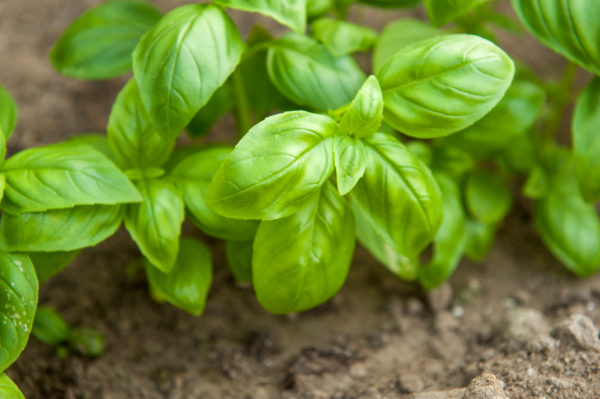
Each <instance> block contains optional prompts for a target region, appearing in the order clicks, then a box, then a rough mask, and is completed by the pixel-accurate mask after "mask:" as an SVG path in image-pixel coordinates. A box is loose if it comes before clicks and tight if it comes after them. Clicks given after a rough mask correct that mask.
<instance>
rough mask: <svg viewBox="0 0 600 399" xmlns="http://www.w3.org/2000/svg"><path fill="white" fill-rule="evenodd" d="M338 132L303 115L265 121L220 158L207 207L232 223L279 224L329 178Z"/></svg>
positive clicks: (328, 122)
mask: <svg viewBox="0 0 600 399" xmlns="http://www.w3.org/2000/svg"><path fill="white" fill-rule="evenodd" d="M337 128H338V126H337V123H335V121H334V120H333V119H331V118H329V117H326V116H322V115H317V114H311V113H308V112H303V111H294V112H286V113H283V114H279V115H274V116H271V117H269V118H267V119H265V120H264V121H262V122H261V123H259V124H258V125H256V126H254V127H253V128H252V129H250V131H249V132H248V133H247V134H246V135H245V136H244V137H243V138H242V139H241V140H240V142H239V143H238V144H237V146H236V147H235V149H234V150H233V152H232V153H231V154H230V155H229V156H228V157H227V158H226V159H225V161H224V162H223V164H222V165H221V167H220V169H219V170H218V171H217V173H216V174H215V176H214V178H213V180H212V183H211V185H210V187H209V188H208V192H207V194H206V203H207V205H208V206H209V207H210V208H212V209H213V210H214V211H215V212H217V213H219V214H221V215H223V216H226V217H230V218H237V219H264V220H269V219H279V218H282V217H285V216H289V215H291V214H293V213H296V212H298V211H300V210H301V209H303V208H304V207H305V206H306V205H307V204H308V203H309V202H310V201H311V200H312V199H313V197H314V196H315V195H316V194H317V193H318V191H319V188H320V187H321V186H322V185H323V184H325V182H326V181H327V179H329V176H330V175H331V174H332V173H333V163H334V161H333V140H332V138H331V136H332V135H333V134H335V132H336V131H337Z"/></svg>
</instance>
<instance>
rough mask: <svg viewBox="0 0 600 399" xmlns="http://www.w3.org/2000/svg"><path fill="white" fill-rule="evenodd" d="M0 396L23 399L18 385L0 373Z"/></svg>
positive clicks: (7, 398)
mask: <svg viewBox="0 0 600 399" xmlns="http://www.w3.org/2000/svg"><path fill="white" fill-rule="evenodd" d="M0 398H6V399H25V396H23V393H22V392H21V391H20V390H19V387H18V386H17V385H16V384H15V383H14V382H13V381H12V380H11V379H10V378H9V377H8V376H7V375H6V373H2V374H0Z"/></svg>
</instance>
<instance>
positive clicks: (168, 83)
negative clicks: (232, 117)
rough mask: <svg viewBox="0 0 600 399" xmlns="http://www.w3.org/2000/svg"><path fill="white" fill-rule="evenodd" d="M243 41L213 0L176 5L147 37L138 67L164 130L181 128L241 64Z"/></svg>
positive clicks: (172, 132) (145, 95) (145, 98)
mask: <svg viewBox="0 0 600 399" xmlns="http://www.w3.org/2000/svg"><path fill="white" fill-rule="evenodd" d="M243 46H244V44H243V42H242V39H241V37H240V34H239V32H238V30H237V28H236V26H235V23H234V22H233V21H232V20H231V19H230V18H229V17H228V16H227V14H225V12H224V11H223V10H222V9H220V8H219V7H217V6H214V5H207V4H190V5H186V6H182V7H178V8H176V9H175V10H173V11H171V12H170V13H168V14H167V15H165V16H164V17H163V18H162V19H161V20H160V21H159V22H158V23H157V24H156V25H155V26H154V27H153V28H152V29H151V30H150V31H149V32H148V33H147V34H146V35H144V37H142V39H141V40H140V42H139V44H138V45H137V47H136V49H135V51H134V53H133V71H134V75H135V79H136V81H137V83H138V86H139V90H140V95H141V98H142V102H143V103H144V105H145V106H146V110H147V111H148V113H149V115H150V118H151V119H152V121H153V122H154V124H155V125H156V127H157V131H158V132H159V133H160V134H163V135H165V136H169V137H172V136H176V135H178V134H179V132H181V130H182V129H183V128H184V127H185V126H186V125H187V124H188V123H189V122H190V120H191V119H192V117H193V116H194V115H195V114H196V113H197V112H198V110H199V109H200V108H201V107H202V106H203V105H204V104H206V103H207V102H208V100H209V99H210V97H211V96H212V95H213V93H214V92H215V90H217V89H218V88H219V86H221V85H222V84H223V82H225V80H226V79H227V77H228V76H229V75H230V74H231V72H232V71H233V70H234V69H235V67H236V65H237V64H238V62H239V61H240V56H241V54H242V49H243Z"/></svg>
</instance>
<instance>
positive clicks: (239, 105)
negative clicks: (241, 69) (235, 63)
mask: <svg viewBox="0 0 600 399" xmlns="http://www.w3.org/2000/svg"><path fill="white" fill-rule="evenodd" d="M231 79H232V83H233V95H234V97H235V122H236V126H237V130H238V136H239V137H240V138H242V137H243V136H244V135H245V134H246V132H247V131H248V130H250V128H251V127H252V119H251V115H250V104H249V103H248V95H247V93H246V88H245V87H244V84H243V82H242V79H241V77H240V74H239V73H235V72H234V74H233V75H232V77H231Z"/></svg>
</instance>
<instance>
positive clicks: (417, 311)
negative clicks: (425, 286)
mask: <svg viewBox="0 0 600 399" xmlns="http://www.w3.org/2000/svg"><path fill="white" fill-rule="evenodd" d="M424 311H425V307H424V306H423V302H421V301H420V300H419V299H417V298H408V300H407V301H406V313H407V314H409V315H411V316H422V315H423V312H424Z"/></svg>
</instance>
